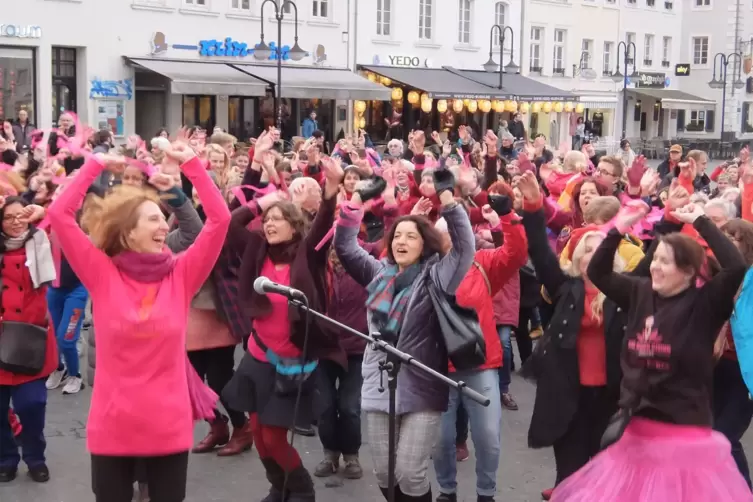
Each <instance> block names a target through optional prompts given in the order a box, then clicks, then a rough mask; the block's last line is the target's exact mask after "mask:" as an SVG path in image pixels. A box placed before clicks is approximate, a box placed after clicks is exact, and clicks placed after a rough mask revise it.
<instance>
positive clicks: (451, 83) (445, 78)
mask: <svg viewBox="0 0 753 502" xmlns="http://www.w3.org/2000/svg"><path fill="white" fill-rule="evenodd" d="M361 68H362V69H363V70H366V71H370V72H372V73H376V74H377V75H381V76H382V77H387V78H389V79H390V80H392V81H393V82H396V83H400V84H403V85H406V86H408V87H412V88H414V89H417V90H421V91H423V92H425V93H426V94H428V95H429V97H430V98H432V99H489V100H491V99H514V96H513V94H512V93H510V92H506V91H505V90H499V89H497V88H495V87H494V86H488V85H485V84H483V83H479V82H474V81H473V80H470V79H468V78H466V77H464V76H463V75H458V74H456V73H453V72H451V71H449V70H447V69H444V68H442V69H438V68H397V67H393V66H362V67H361Z"/></svg>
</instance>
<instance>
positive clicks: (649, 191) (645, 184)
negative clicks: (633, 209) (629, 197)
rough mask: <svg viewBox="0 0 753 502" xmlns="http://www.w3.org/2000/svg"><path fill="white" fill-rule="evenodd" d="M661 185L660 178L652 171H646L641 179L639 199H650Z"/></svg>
mask: <svg viewBox="0 0 753 502" xmlns="http://www.w3.org/2000/svg"><path fill="white" fill-rule="evenodd" d="M660 183H661V176H659V173H658V172H656V171H654V170H653V169H648V170H647V171H646V172H645V173H643V177H642V178H641V197H652V196H653V195H654V194H656V189H657V188H659V184H660Z"/></svg>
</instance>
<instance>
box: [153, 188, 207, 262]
mask: <svg viewBox="0 0 753 502" xmlns="http://www.w3.org/2000/svg"><path fill="white" fill-rule="evenodd" d="M162 193H163V194H165V195H167V196H168V197H167V198H166V202H167V204H168V205H169V206H170V207H171V208H172V210H173V213H175V218H176V219H177V220H178V228H176V229H175V230H173V231H171V232H170V233H169V234H167V239H165V244H166V245H167V247H169V248H170V250H171V251H172V252H173V253H180V252H181V251H185V250H186V249H188V247H189V246H191V244H193V243H194V241H195V240H196V238H197V237H198V236H199V233H201V229H202V228H203V227H204V223H202V221H201V218H199V213H197V212H196V208H194V207H193V202H192V201H191V200H190V199H189V198H188V197H186V194H184V193H183V190H181V189H180V188H178V187H172V188H170V189H169V190H166V191H164V192H162Z"/></svg>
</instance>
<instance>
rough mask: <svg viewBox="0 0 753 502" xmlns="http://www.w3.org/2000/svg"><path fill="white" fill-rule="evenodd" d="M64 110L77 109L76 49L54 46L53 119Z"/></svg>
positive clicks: (55, 119)
mask: <svg viewBox="0 0 753 502" xmlns="http://www.w3.org/2000/svg"><path fill="white" fill-rule="evenodd" d="M9 94H12V93H9ZM64 110H71V111H74V112H75V111H76V49H71V48H69V47H53V48H52V119H53V120H54V121H57V119H58V117H59V116H60V113H61V112H62V111H64ZM6 113H7V112H6Z"/></svg>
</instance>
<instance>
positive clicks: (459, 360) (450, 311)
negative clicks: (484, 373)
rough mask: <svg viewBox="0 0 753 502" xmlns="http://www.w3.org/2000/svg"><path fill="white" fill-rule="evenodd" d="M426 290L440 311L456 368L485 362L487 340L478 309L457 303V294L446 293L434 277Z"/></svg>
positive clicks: (439, 314) (446, 343)
mask: <svg viewBox="0 0 753 502" xmlns="http://www.w3.org/2000/svg"><path fill="white" fill-rule="evenodd" d="M484 275H486V274H484ZM427 289H428V290H429V297H430V298H431V303H432V304H433V305H434V311H435V312H436V313H437V319H438V321H439V330H440V331H441V332H442V338H444V343H445V347H446V349H447V357H449V359H450V362H452V365H453V366H454V367H455V369H456V370H458V371H462V370H470V369H474V368H478V367H479V366H481V365H482V364H484V363H485V362H486V342H485V341H484V334H483V332H482V331H481V325H480V324H479V320H478V314H476V311H475V310H474V309H469V308H466V307H461V306H460V305H458V304H457V301H456V299H455V296H454V295H448V294H445V293H444V292H443V291H441V290H440V289H439V287H438V286H437V285H436V284H434V281H433V280H429V281H428V287H427Z"/></svg>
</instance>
